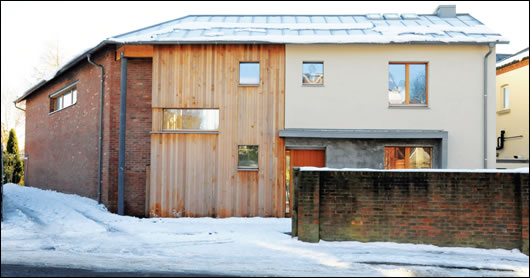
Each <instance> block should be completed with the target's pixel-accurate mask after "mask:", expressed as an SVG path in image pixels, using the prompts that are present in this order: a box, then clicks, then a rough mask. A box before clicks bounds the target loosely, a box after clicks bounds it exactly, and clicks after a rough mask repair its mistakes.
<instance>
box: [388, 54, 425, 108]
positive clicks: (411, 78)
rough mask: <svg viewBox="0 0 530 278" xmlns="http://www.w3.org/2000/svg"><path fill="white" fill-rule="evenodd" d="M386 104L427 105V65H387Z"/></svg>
mask: <svg viewBox="0 0 530 278" xmlns="http://www.w3.org/2000/svg"><path fill="white" fill-rule="evenodd" d="M388 104H389V105H411V104H412V105H426V104H427V63H390V64H389V65H388Z"/></svg>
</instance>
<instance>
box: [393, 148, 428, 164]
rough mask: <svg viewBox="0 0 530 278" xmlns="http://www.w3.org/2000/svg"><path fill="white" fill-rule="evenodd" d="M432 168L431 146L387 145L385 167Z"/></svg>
mask: <svg viewBox="0 0 530 278" xmlns="http://www.w3.org/2000/svg"><path fill="white" fill-rule="evenodd" d="M424 168H427V169H428V168H432V148H431V147H385V169H424Z"/></svg>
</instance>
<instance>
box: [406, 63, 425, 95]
mask: <svg viewBox="0 0 530 278" xmlns="http://www.w3.org/2000/svg"><path fill="white" fill-rule="evenodd" d="M425 68H426V65H425V64H422V65H409V78H410V85H409V86H410V95H409V98H410V100H409V103H410V104H426V103H427V95H426V93H425V92H426V90H425V88H427V81H426V80H427V79H426V72H425Z"/></svg>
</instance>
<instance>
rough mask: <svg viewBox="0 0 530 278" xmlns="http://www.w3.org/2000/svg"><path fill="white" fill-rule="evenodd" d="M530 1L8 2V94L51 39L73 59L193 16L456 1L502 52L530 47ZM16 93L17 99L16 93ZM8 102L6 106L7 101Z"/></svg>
mask: <svg viewBox="0 0 530 278" xmlns="http://www.w3.org/2000/svg"><path fill="white" fill-rule="evenodd" d="M528 3H529V2H528V1H514V2H509V1H502V2H501V1H492V2H489V1H462V2H459V1H433V2H429V1H425V2H415V1H414V2H406V1H402V2H400V1H390V2H385V1H382V2H376V1H359V2H332V1H325V2H301V1H295V2H274V3H273V2H240V1H238V2H220V1H214V2H154V1H150V2H7V1H2V4H1V5H2V7H1V13H2V16H1V20H2V24H1V29H2V32H1V35H2V48H1V50H2V57H1V63H2V94H4V92H5V91H6V90H5V89H6V88H8V89H9V91H11V92H13V91H14V92H15V93H13V94H14V95H15V96H20V95H21V94H22V93H23V92H24V90H26V89H28V88H29V87H30V86H32V85H34V84H30V83H29V78H28V75H31V73H32V70H33V67H34V66H36V65H38V64H39V57H40V56H41V55H42V51H43V50H42V49H43V48H44V47H45V46H46V43H47V42H51V41H58V42H59V45H60V48H61V49H62V51H63V53H64V54H65V56H67V60H68V58H71V57H72V56H73V55H76V54H80V53H81V52H82V51H84V50H86V49H87V48H90V47H93V46H95V45H96V44H98V43H99V42H101V41H102V40H104V39H106V38H108V37H111V36H115V35H118V34H121V33H125V32H129V31H133V30H136V29H139V28H143V27H146V26H150V25H154V24H158V23H161V22H164V21H168V20H172V19H175V18H179V17H182V16H186V15H190V14H366V13H391V12H393V13H417V14H431V13H433V12H434V10H435V9H436V7H437V6H438V5H441V4H444V5H447V4H455V5H456V11H457V13H469V14H471V15H472V16H474V17H475V18H477V19H478V20H480V21H482V22H483V23H484V24H486V26H487V27H489V28H490V29H491V30H493V31H495V32H498V33H500V34H502V35H503V36H505V37H506V38H508V39H509V40H510V41H511V43H510V44H509V45H498V46H497V53H515V52H517V51H519V50H521V49H524V48H526V47H528V33H529V31H528V25H529V20H528V9H529V5H528ZM15 96H13V98H14V97H15ZM2 106H3V105H2Z"/></svg>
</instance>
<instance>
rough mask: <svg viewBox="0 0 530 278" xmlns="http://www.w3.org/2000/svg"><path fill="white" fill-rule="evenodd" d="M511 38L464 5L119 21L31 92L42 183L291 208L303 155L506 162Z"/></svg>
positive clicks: (177, 208)
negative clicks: (500, 108)
mask: <svg viewBox="0 0 530 278" xmlns="http://www.w3.org/2000/svg"><path fill="white" fill-rule="evenodd" d="M497 43H507V41H506V40H505V39H504V38H503V37H502V36H501V35H499V34H496V33H493V32H491V31H490V30H488V29H487V28H486V27H485V26H484V25H483V24H482V23H481V22H480V21H478V20H477V19H475V18H473V17H472V16H471V15H469V14H457V13H456V8H455V6H440V7H439V8H438V9H437V10H436V12H435V13H434V14H427V15H417V14H401V15H398V14H383V15H380V14H367V15H341V16H337V15H333V16H331V15H306V16H302V15H249V16H235V15H226V16H211V15H204V16H200V15H198V16H186V17H183V18H179V19H176V20H172V21H168V22H164V23H161V24H157V25H154V26H150V27H146V28H143V29H140V30H136V31H132V32H129V33H126V34H122V35H118V36H115V37H112V38H109V39H107V40H105V41H103V42H101V43H100V44H98V45H96V46H95V47H92V48H90V49H89V50H87V51H86V52H84V53H82V54H81V55H79V56H77V57H75V58H74V59H73V60H72V61H70V62H68V63H66V64H65V65H64V66H63V67H62V68H61V69H59V70H58V71H57V72H56V73H55V74H53V75H52V76H50V78H48V79H46V80H43V81H42V82H40V83H39V84H37V85H35V86H34V87H32V88H31V89H29V90H28V91H26V92H25V93H24V94H23V95H22V96H21V97H20V98H19V99H17V100H16V102H17V103H18V102H21V101H25V102H26V107H27V108H26V121H27V123H26V148H25V150H26V153H27V157H28V160H27V163H28V166H27V167H28V169H27V177H26V184H28V185H30V186H38V187H43V188H50V189H55V190H60V191H64V192H71V193H77V194H80V195H83V196H88V197H91V198H94V199H98V200H100V201H101V202H102V203H104V204H105V205H106V206H107V207H108V208H109V209H110V210H111V211H117V212H118V213H120V214H124V213H125V214H128V215H135V216H162V217H181V216H212V217H229V216H264V217H269V216H273V217H284V216H286V215H288V214H289V213H290V210H289V207H290V202H291V200H290V196H291V194H292V186H291V184H292V181H291V179H292V174H291V169H292V168H293V167H296V166H319V167H322V166H328V167H349V168H354V167H362V168H376V169H384V168H494V167H495V161H494V157H495V149H494V148H495V117H494V111H495V110H494V107H495V96H494V93H493V92H494V87H495V79H494V64H495V45H496V44H497ZM101 77H103V78H101ZM485 95H486V96H487V97H484V96H485ZM486 108H487V109H486Z"/></svg>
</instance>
